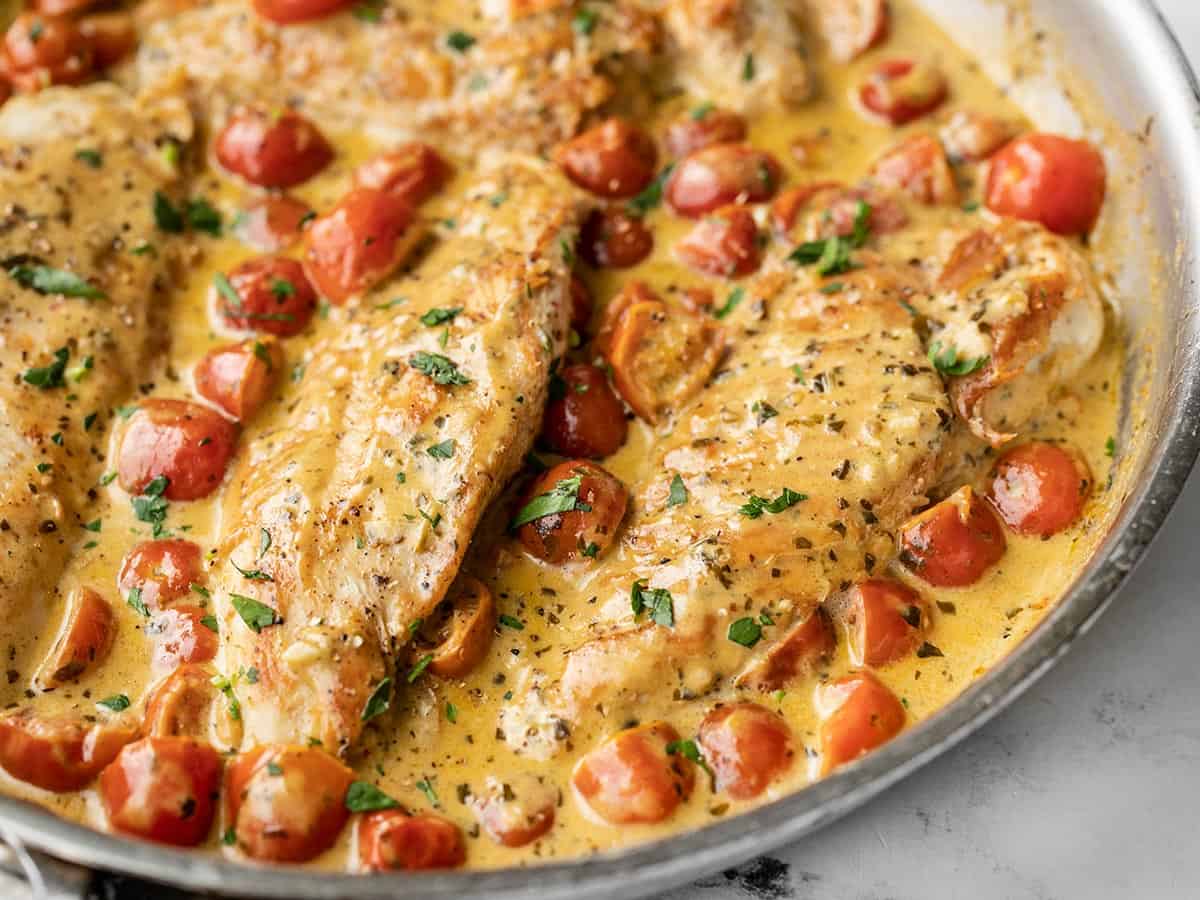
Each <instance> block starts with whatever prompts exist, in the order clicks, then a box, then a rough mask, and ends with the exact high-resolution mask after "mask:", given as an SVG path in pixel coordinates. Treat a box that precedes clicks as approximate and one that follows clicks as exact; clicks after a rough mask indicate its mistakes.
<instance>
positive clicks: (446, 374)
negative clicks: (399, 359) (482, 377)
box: [408, 350, 471, 385]
mask: <svg viewBox="0 0 1200 900" xmlns="http://www.w3.org/2000/svg"><path fill="white" fill-rule="evenodd" d="M408 364H409V366H411V367H412V368H414V369H416V370H417V371H418V372H420V373H421V374H422V375H427V376H429V377H430V378H432V379H433V383H434V384H448V385H456V384H470V383H471V379H470V378H468V377H467V376H466V375H464V374H463V373H462V372H460V371H458V365H457V364H456V363H455V362H454V361H453V360H452V359H449V358H448V357H445V356H442V355H441V354H440V353H426V352H425V351H424V350H420V351H418V352H416V353H414V354H413V355H412V356H411V357H409V360H408Z"/></svg>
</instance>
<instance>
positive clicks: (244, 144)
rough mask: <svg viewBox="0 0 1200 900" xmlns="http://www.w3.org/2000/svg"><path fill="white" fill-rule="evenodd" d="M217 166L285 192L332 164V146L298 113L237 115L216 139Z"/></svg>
mask: <svg viewBox="0 0 1200 900" xmlns="http://www.w3.org/2000/svg"><path fill="white" fill-rule="evenodd" d="M214 152H215V153H216V157H217V162H219V163H220V164H221V165H222V166H223V167H224V168H225V169H226V170H227V171H229V172H232V173H233V174H235V175H240V176H242V178H244V179H246V180H247V181H249V182H250V183H251V184H257V185H258V186H259V187H270V188H286V187H291V186H292V185H296V184H300V183H301V182H302V181H308V179H310V178H312V177H313V176H314V175H316V174H317V173H318V172H320V171H321V170H322V169H324V168H325V167H326V166H327V165H329V163H330V162H331V161H332V160H333V148H332V147H330V146H329V142H328V141H327V140H325V136H324V135H322V134H321V132H320V131H319V130H317V126H316V125H314V124H313V123H312V122H310V121H309V120H308V119H306V118H304V116H302V115H300V114H299V113H294V112H284V113H281V114H279V115H278V116H272V115H268V114H267V113H265V112H263V111H262V110H258V109H242V110H240V111H238V112H237V113H235V114H234V115H233V116H232V117H231V118H230V120H229V121H228V122H227V123H226V124H225V127H224V128H222V129H221V133H220V134H218V135H217V141H216V144H215V146H214Z"/></svg>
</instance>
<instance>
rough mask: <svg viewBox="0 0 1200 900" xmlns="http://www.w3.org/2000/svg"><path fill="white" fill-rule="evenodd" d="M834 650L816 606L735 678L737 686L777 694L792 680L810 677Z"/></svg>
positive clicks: (830, 626) (826, 622)
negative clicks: (745, 686)
mask: <svg viewBox="0 0 1200 900" xmlns="http://www.w3.org/2000/svg"><path fill="white" fill-rule="evenodd" d="M836 647H837V637H836V636H835V635H834V631H833V624H832V623H831V622H830V621H829V615H828V613H826V612H825V610H824V609H822V608H821V607H819V606H818V607H817V608H816V609H814V610H813V611H812V612H811V613H809V614H808V616H806V617H805V618H803V619H801V620H799V621H798V622H796V624H794V625H792V626H791V627H789V628H788V630H787V631H785V632H784V633H783V635H782V637H780V638H779V639H778V640H777V641H775V643H773V644H771V645H770V646H769V647H768V648H767V649H766V651H765V652H764V653H763V655H762V657H761V658H760V659H757V660H755V661H754V662H753V663H751V664H750V665H749V666H748V667H747V668H746V670H745V671H744V672H743V673H742V674H741V675H739V676H738V679H737V683H738V685H739V686H740V685H750V686H752V687H755V688H757V689H758V690H760V691H777V690H780V689H781V688H784V687H787V686H788V685H789V684H790V683H791V682H793V681H795V680H796V679H798V678H800V677H802V676H804V675H809V674H812V673H813V672H814V671H816V669H817V668H818V667H819V666H821V665H822V664H824V663H825V662H827V661H828V660H829V657H830V656H832V655H833V651H834V649H835V648H836Z"/></svg>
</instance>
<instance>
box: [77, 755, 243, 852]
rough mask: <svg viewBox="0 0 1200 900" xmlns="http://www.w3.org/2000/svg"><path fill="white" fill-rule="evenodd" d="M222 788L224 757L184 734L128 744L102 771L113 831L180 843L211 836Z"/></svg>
mask: <svg viewBox="0 0 1200 900" xmlns="http://www.w3.org/2000/svg"><path fill="white" fill-rule="evenodd" d="M220 787H221V757H220V755H219V754H218V753H217V751H216V750H214V749H213V748H212V747H210V746H209V745H208V744H202V743H200V742H199V741H195V740H192V739H191V738H183V737H148V738H142V739H141V740H140V741H135V742H134V743H132V744H126V745H125V747H123V748H122V749H121V752H120V753H119V754H117V758H116V759H115V760H113V762H112V763H111V764H109V766H108V767H107V768H105V770H104V771H103V772H101V773H100V799H101V801H102V802H103V804H104V810H105V812H106V813H107V814H108V823H109V825H110V826H111V827H112V828H113V830H114V831H120V832H122V833H124V834H130V835H133V836H134V837H140V838H143V839H145V840H148V841H154V842H155V843H158V844H171V845H173V846H176V847H194V846H195V845H197V844H199V843H201V842H202V841H203V840H204V839H205V837H207V835H208V831H209V829H210V828H211V827H212V821H213V816H214V814H215V813H216V809H217V797H218V796H219V795H220Z"/></svg>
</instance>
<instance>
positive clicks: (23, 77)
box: [4, 12, 94, 93]
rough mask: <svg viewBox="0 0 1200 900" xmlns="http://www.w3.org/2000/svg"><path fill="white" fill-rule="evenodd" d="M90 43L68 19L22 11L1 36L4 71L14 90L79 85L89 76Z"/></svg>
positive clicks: (90, 67) (92, 61)
mask: <svg viewBox="0 0 1200 900" xmlns="http://www.w3.org/2000/svg"><path fill="white" fill-rule="evenodd" d="M93 66H94V59H93V51H92V46H91V44H90V43H88V41H87V39H86V38H84V36H83V35H82V34H80V32H79V27H78V26H77V25H76V24H75V23H74V22H73V21H72V20H70V19H68V18H63V17H57V16H45V15H40V14H38V13H29V12H26V13H21V14H20V15H19V16H17V17H16V19H14V20H13V23H12V24H11V25H10V26H8V31H7V32H6V33H5V35H4V70H5V74H7V76H8V79H9V81H11V82H12V84H13V86H14V87H16V88H17V90H19V91H22V92H24V93H33V92H34V91H39V90H41V89H42V88H45V87H49V86H50V85H52V84H79V82H81V81H85V80H87V79H88V78H90V77H91V75H92V70H93Z"/></svg>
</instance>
